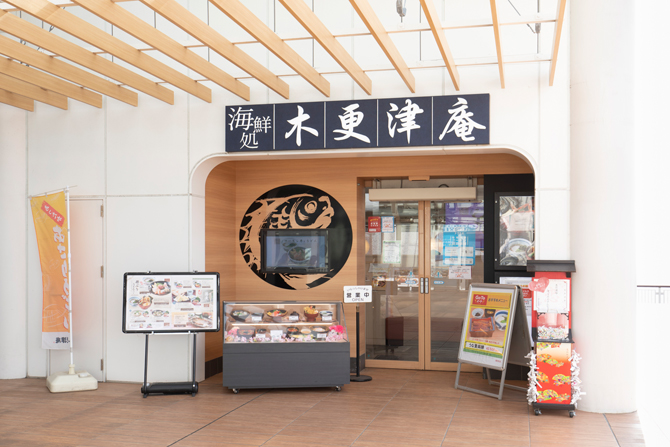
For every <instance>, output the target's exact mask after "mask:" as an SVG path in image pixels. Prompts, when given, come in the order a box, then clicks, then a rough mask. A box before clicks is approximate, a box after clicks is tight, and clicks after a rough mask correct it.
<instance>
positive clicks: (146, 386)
mask: <svg viewBox="0 0 670 447" xmlns="http://www.w3.org/2000/svg"><path fill="white" fill-rule="evenodd" d="M148 368H149V334H146V336H145V337H144V385H143V386H142V393H144V395H143V396H142V397H147V396H148V395H149V384H148V383H147V369H148Z"/></svg>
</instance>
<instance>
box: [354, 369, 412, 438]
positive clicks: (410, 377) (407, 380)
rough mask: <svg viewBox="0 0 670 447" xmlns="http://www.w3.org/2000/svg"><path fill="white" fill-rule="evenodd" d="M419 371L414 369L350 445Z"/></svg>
mask: <svg viewBox="0 0 670 447" xmlns="http://www.w3.org/2000/svg"><path fill="white" fill-rule="evenodd" d="M417 373H418V371H414V372H413V374H411V375H410V376H408V377H407V379H406V380H405V381H404V382H403V383H402V385H401V386H400V388H398V391H396V392H395V394H394V395H393V396H391V398H390V399H389V400H388V402H386V404H385V405H384V406H383V407H382V408H381V409H380V410H379V412H378V413H377V415H376V416H375V417H374V418H372V420H371V421H370V422H369V423H368V424H367V425H366V426H365V428H364V429H363V430H362V431H361V432H360V433H359V434H358V436H356V439H354V440H353V442H352V443H351V444H350V447H351V446H353V445H354V444H356V442H357V441H358V439H359V438H360V437H361V436H362V435H363V433H365V431H366V430H367V429H368V428H369V427H370V425H372V423H373V422H374V421H375V420H376V419H377V418H378V417H379V415H380V414H381V413H382V412H383V411H384V409H385V408H386V407H387V406H388V405H389V404H390V403H391V401H393V399H394V398H395V397H396V396H397V395H398V393H400V391H402V389H403V388H404V387H405V385H407V383H408V382H409V381H410V380H411V379H412V378H413V377H414V376H416V375H417Z"/></svg>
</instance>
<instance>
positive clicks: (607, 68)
mask: <svg viewBox="0 0 670 447" xmlns="http://www.w3.org/2000/svg"><path fill="white" fill-rule="evenodd" d="M633 18H634V2H631V1H628V0H589V1H574V2H571V30H570V37H571V48H570V51H571V57H570V63H571V81H572V82H571V96H570V100H571V139H570V146H571V152H570V156H571V165H570V169H571V218H570V222H571V225H570V231H571V252H572V257H573V258H574V259H575V261H576V267H577V273H576V274H574V276H573V289H572V293H573V305H572V310H573V314H574V317H573V325H572V328H573V335H574V338H575V340H576V342H577V343H576V345H575V349H577V351H578V352H579V353H580V354H581V355H582V357H583V360H582V363H581V378H582V381H583V387H582V390H583V391H585V392H586V393H587V394H586V396H584V398H583V400H582V401H581V402H580V404H579V408H580V409H582V410H586V411H594V412H608V413H623V412H631V411H635V410H636V402H635V362H636V358H635V263H634V262H635V225H634V197H635V195H634V187H635V183H634V151H635V146H634V144H635V139H634V130H633V120H634V109H633V99H634V96H633V89H634V84H633V67H634V58H633V56H634V54H633V53H634V52H633V45H634V41H633V37H634V21H633Z"/></svg>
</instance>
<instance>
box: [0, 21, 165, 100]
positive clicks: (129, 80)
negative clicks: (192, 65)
mask: <svg viewBox="0 0 670 447" xmlns="http://www.w3.org/2000/svg"><path fill="white" fill-rule="evenodd" d="M0 30H2V31H5V32H7V33H9V34H11V35H13V36H16V37H18V38H19V39H22V40H25V41H26V42H30V43H32V44H34V45H36V46H38V47H40V48H44V49H45V50H47V51H51V52H52V53H54V54H57V55H59V56H62V57H64V58H65V59H69V60H71V61H72V62H76V63H77V64H79V65H82V66H84V67H86V68H89V69H91V70H93V71H95V72H97V73H100V74H101V75H103V76H107V77H109V78H112V79H115V80H117V81H119V82H122V83H123V84H126V85H127V86H129V87H132V88H135V89H137V90H139V91H141V92H144V93H146V94H147V95H150V96H153V97H154V98H156V99H160V100H161V101H165V102H167V103H168V104H174V92H173V91H172V90H170V89H168V88H165V87H163V86H162V85H159V84H156V83H155V82H152V81H150V80H149V79H147V78H145V77H143V76H141V75H139V74H137V73H135V72H132V71H130V70H128V69H127V68H125V67H122V66H120V65H118V64H115V63H114V62H112V61H110V60H108V59H105V58H104V57H102V56H98V55H96V54H93V53H92V52H90V51H88V50H85V49H84V48H82V47H80V46H79V45H77V44H75V43H72V42H70V41H67V40H65V39H64V38H62V37H60V36H56V35H55V34H53V33H50V32H49V31H47V30H45V29H42V28H40V27H39V26H36V25H33V24H32V23H29V22H27V21H25V20H21V19H19V18H18V17H16V16H15V15H13V14H11V13H7V12H4V11H0ZM8 40H10V41H11V42H13V43H15V44H17V45H20V44H19V43H18V42H14V41H12V40H11V39H8ZM21 47H24V48H26V49H27V50H31V49H32V48H28V47H26V46H24V45H21ZM2 50H3V48H2V46H0V52H2ZM19 54H21V52H20V51H19ZM39 54H42V53H39ZM6 55H7V56H9V57H11V58H14V59H18V60H20V61H23V62H26V63H27V64H29V65H33V66H37V64H35V63H30V62H27V61H26V60H24V59H23V58H22V57H21V56H10V55H8V54H6ZM42 55H43V56H46V55H44V54H42ZM59 62H61V61H59ZM65 65H70V64H65ZM38 68H40V69H42V70H43V68H41V67H38ZM60 68H62V67H60ZM46 71H48V70H46ZM50 73H53V72H50ZM53 74H56V75H57V76H61V75H59V74H57V73H53ZM95 77H96V78H97V76H95ZM90 80H91V79H90V78H89V81H90ZM74 82H77V84H81V85H84V83H82V82H79V81H74ZM95 84H96V85H97V86H98V87H99V88H105V90H107V91H110V88H109V86H106V85H103V84H102V83H100V82H96V83H95ZM110 84H111V85H116V84H113V83H110ZM85 86H86V87H88V88H90V89H92V90H95V91H97V92H100V93H103V94H105V95H108V96H112V97H114V98H116V99H119V100H120V101H124V102H127V103H128V104H131V105H134V106H136V105H137V94H136V93H135V92H131V91H130V90H128V89H123V90H121V89H111V91H112V93H114V94H110V93H107V91H102V90H98V88H94V87H92V86H91V85H85ZM117 87H118V86H117ZM124 90H125V91H124ZM129 93H132V96H131V95H129Z"/></svg>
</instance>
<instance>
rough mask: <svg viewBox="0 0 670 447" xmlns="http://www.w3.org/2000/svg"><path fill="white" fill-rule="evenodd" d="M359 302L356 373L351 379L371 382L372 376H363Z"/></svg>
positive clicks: (357, 308) (357, 306)
mask: <svg viewBox="0 0 670 447" xmlns="http://www.w3.org/2000/svg"><path fill="white" fill-rule="evenodd" d="M359 306H360V305H359V304H356V375H355V376H351V378H350V379H349V380H350V381H352V382H369V381H371V380H372V377H370V376H361V352H360V351H361V339H360V337H359V330H358V328H359V326H360V324H359V323H360V317H359V312H358V310H359Z"/></svg>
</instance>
